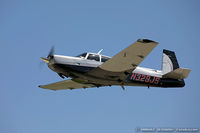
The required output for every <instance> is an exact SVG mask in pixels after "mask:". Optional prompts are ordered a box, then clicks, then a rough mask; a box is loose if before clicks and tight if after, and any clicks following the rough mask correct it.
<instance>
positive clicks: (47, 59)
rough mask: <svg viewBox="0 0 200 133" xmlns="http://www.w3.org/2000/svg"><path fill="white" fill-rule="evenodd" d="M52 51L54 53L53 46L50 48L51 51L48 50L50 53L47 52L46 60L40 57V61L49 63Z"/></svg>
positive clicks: (52, 54)
mask: <svg viewBox="0 0 200 133" xmlns="http://www.w3.org/2000/svg"><path fill="white" fill-rule="evenodd" d="M54 51H55V50H54V46H52V47H51V49H50V51H49V54H48V56H47V57H46V58H44V57H40V59H41V60H42V61H44V62H46V63H49V61H50V60H51V59H53V56H54Z"/></svg>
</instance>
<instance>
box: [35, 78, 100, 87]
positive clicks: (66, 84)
mask: <svg viewBox="0 0 200 133" xmlns="http://www.w3.org/2000/svg"><path fill="white" fill-rule="evenodd" d="M73 80H74V79H69V80H64V81H60V82H56V83H51V84H47V85H40V86H38V87H40V88H44V89H50V90H64V89H71V90H72V89H79V88H91V87H96V86H95V85H93V84H85V83H78V82H76V81H73Z"/></svg>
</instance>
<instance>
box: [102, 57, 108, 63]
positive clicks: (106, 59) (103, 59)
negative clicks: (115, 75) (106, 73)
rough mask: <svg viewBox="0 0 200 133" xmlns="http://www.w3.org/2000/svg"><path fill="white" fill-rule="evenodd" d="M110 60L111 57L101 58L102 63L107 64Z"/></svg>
mask: <svg viewBox="0 0 200 133" xmlns="http://www.w3.org/2000/svg"><path fill="white" fill-rule="evenodd" d="M109 59H110V58H109V57H105V56H101V62H106V61H108V60H109Z"/></svg>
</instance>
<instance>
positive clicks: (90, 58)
mask: <svg viewBox="0 0 200 133" xmlns="http://www.w3.org/2000/svg"><path fill="white" fill-rule="evenodd" d="M87 59H88V60H95V61H100V59H99V55H94V54H89V56H88V58H87Z"/></svg>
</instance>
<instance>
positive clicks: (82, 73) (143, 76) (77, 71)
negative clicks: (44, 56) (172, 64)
mask: <svg viewBox="0 0 200 133" xmlns="http://www.w3.org/2000/svg"><path fill="white" fill-rule="evenodd" d="M110 58H111V57H108V56H104V55H100V54H95V53H84V54H82V55H79V56H78V57H71V56H63V55H54V59H53V60H51V61H50V62H49V63H48V67H49V68H50V69H52V70H53V71H55V72H56V73H58V74H59V75H60V76H62V77H63V76H65V77H72V78H77V79H79V81H81V82H82V81H83V82H89V83H92V84H95V85H97V86H98V84H104V85H108V86H109V85H125V86H148V87H150V86H153V87H183V86H184V85H185V83H184V80H182V79H181V80H178V79H167V78H162V76H163V72H162V71H161V70H155V69H149V68H144V67H136V68H135V69H134V70H133V71H132V72H131V73H128V74H127V78H126V80H125V81H120V80H119V79H117V77H115V76H113V77H112V76H110V77H99V76H98V74H97V75H90V74H88V73H89V72H90V71H92V70H93V69H95V68H97V67H98V66H100V65H101V64H103V63H104V62H106V61H107V60H109V59H110Z"/></svg>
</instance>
